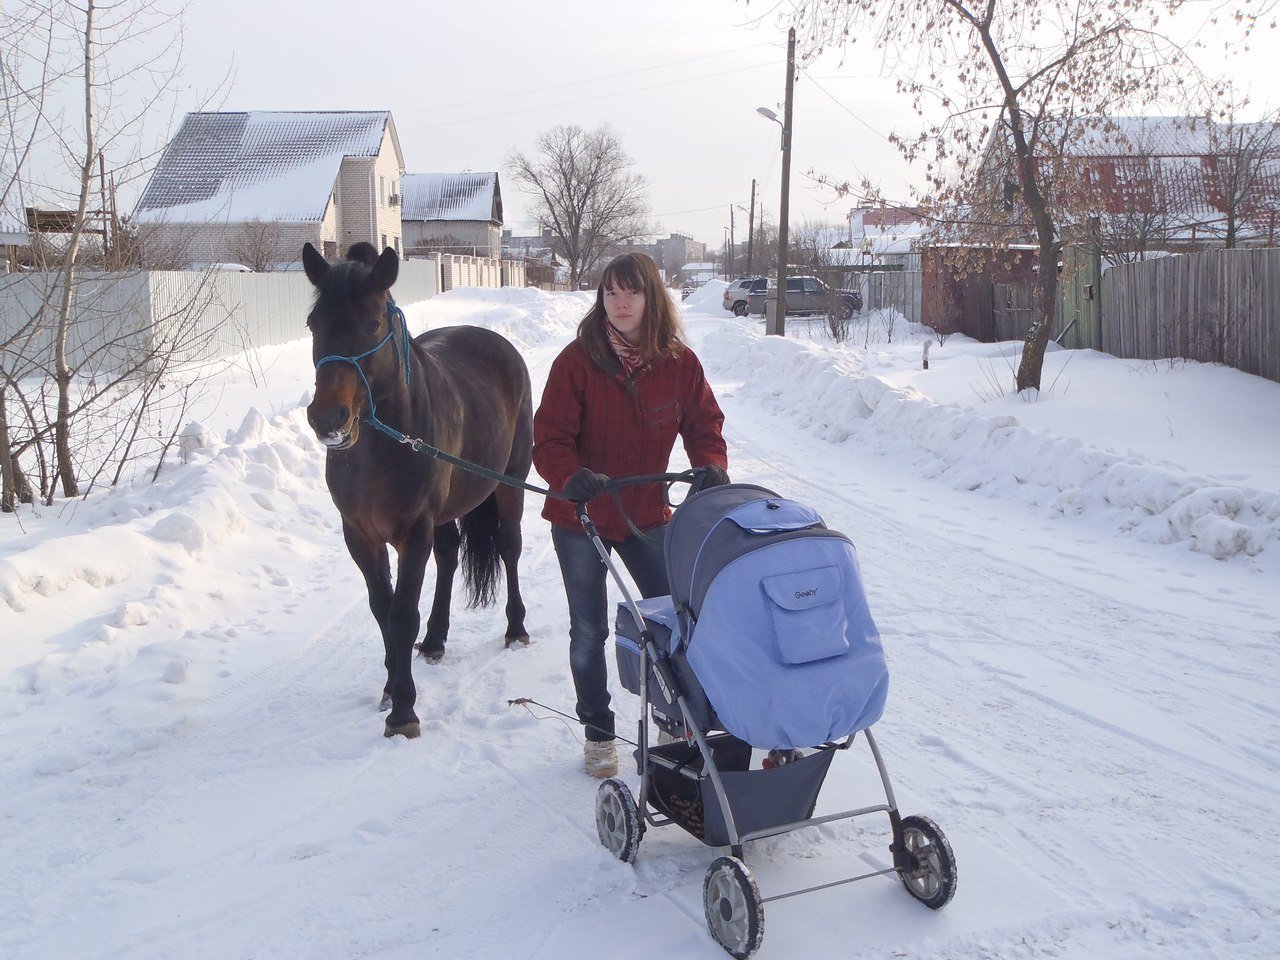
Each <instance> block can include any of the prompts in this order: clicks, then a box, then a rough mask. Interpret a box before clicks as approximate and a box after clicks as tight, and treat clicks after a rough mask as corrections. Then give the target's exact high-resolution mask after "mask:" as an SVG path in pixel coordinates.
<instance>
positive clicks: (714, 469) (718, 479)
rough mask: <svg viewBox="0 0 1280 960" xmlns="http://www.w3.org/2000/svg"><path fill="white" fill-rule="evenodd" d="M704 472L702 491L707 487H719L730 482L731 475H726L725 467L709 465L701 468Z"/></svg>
mask: <svg viewBox="0 0 1280 960" xmlns="http://www.w3.org/2000/svg"><path fill="white" fill-rule="evenodd" d="M698 469H699V470H701V471H702V489H703V490H705V489H707V487H719V486H723V485H724V484H726V483H728V482H729V474H727V473H725V470H724V467H721V466H717V465H716V464H714V463H708V464H707V465H705V466H702V467H699V468H698Z"/></svg>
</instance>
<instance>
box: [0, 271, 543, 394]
mask: <svg viewBox="0 0 1280 960" xmlns="http://www.w3.org/2000/svg"><path fill="white" fill-rule="evenodd" d="M523 268H524V265H523V264H510V263H508V262H506V261H501V262H500V261H497V260H485V259H483V258H478V257H457V256H452V255H445V256H442V257H430V258H425V259H421V260H404V261H401V263H400V273H399V277H398V279H397V280H396V285H395V288H394V291H393V292H394V294H395V298H396V301H397V302H398V303H400V304H401V305H408V304H412V303H418V302H420V301H423V300H429V299H430V298H431V297H434V296H435V295H436V294H438V293H441V292H443V291H444V290H449V289H452V288H453V287H461V286H487V287H498V286H502V285H503V282H504V280H507V281H508V283H509V284H510V285H513V286H514V285H518V286H523V285H524V269H523ZM446 276H447V277H448V280H447V283H446V280H445V277H446ZM508 278H511V279H510V280H508ZM57 282H58V279H57V274H53V273H27V274H10V275H6V276H3V277H0V365H2V366H3V369H4V370H5V372H6V373H8V374H9V375H10V376H14V377H26V376H32V375H39V374H41V373H44V374H46V375H47V374H48V373H49V372H50V370H51V367H52V356H53V347H52V344H53V335H54V330H55V327H56V317H55V313H56V309H55V306H56V303H57V302H58V294H57V290H56V284H57ZM314 298H315V290H314V288H313V287H312V286H311V283H310V282H309V281H308V280H307V278H306V276H305V275H304V274H303V273H301V272H292V271H291V272H285V273H236V272H230V271H187V270H183V271H178V270H155V271H135V272H130V273H85V274H81V275H79V276H78V277H77V278H76V282H75V288H74V293H73V297H72V321H71V326H70V329H69V331H68V346H69V353H68V359H69V362H70V364H71V366H72V368H73V369H75V370H77V371H78V372H79V373H81V374H83V375H92V374H97V373H109V372H110V373H118V372H120V371H125V370H128V369H129V367H130V366H131V365H133V364H136V363H137V362H138V358H142V357H148V356H151V355H153V354H155V353H157V352H167V351H166V350H164V349H163V347H162V346H161V345H163V344H166V343H168V344H176V345H178V352H177V354H176V356H175V357H173V359H177V360H180V361H192V360H207V359H210V358H211V357H217V356H228V355H230V354H234V353H239V352H242V351H244V350H246V349H249V348H250V347H264V346H271V345H274V344H281V343H288V342H289V341H291V340H297V339H298V338H300V337H304V336H306V335H307V331H306V319H307V314H308V312H310V310H311V304H312V302H313V300H314ZM48 304H53V305H55V306H47V305H48Z"/></svg>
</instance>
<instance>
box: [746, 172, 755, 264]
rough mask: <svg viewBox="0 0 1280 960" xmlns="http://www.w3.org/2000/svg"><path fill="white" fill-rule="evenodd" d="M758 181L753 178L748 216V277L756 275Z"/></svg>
mask: <svg viewBox="0 0 1280 960" xmlns="http://www.w3.org/2000/svg"><path fill="white" fill-rule="evenodd" d="M755 229H756V180H755V177H752V178H751V212H750V213H748V214H747V276H748V277H750V276H753V275H754V273H755V268H756V265H755V248H756V247H755V240H756V236H755Z"/></svg>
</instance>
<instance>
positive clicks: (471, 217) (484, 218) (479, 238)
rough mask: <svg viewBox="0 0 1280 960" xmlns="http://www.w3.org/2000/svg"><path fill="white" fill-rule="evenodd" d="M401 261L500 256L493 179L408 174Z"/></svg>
mask: <svg viewBox="0 0 1280 960" xmlns="http://www.w3.org/2000/svg"><path fill="white" fill-rule="evenodd" d="M400 219H401V222H402V223H403V224H404V247H405V255H406V256H409V257H421V256H425V255H426V254H428V253H452V254H458V255H461V256H470V257H489V258H491V259H494V260H497V259H500V258H501V256H502V189H501V187H500V185H499V183H498V175H497V174H496V173H406V174H405V175H404V206H403V208H402V209H401V212H400Z"/></svg>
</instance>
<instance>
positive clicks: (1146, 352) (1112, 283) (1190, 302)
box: [1102, 248, 1280, 382]
mask: <svg viewBox="0 0 1280 960" xmlns="http://www.w3.org/2000/svg"><path fill="white" fill-rule="evenodd" d="M1102 349H1103V350H1105V351H1106V352H1107V353H1111V354H1114V355H1115V356H1117V357H1134V358H1138V359H1144V360H1160V359H1164V358H1166V357H1182V358H1185V359H1188V360H1201V361H1204V362H1206V363H1223V364H1226V365H1228V366H1232V367H1235V368H1236V369H1238V370H1243V371H1244V372H1245V373H1252V374H1256V375H1257V376H1260V377H1266V378H1267V379H1268V380H1275V381H1278V382H1280V248H1267V249H1248V250H1208V251H1205V252H1203V253H1195V254H1188V255H1186V256H1179V257H1162V258H1160V259H1158V260H1147V261H1143V262H1141V263H1131V264H1124V265H1122V266H1116V267H1112V268H1111V269H1110V270H1108V271H1107V272H1106V273H1104V274H1103V277H1102Z"/></svg>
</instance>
